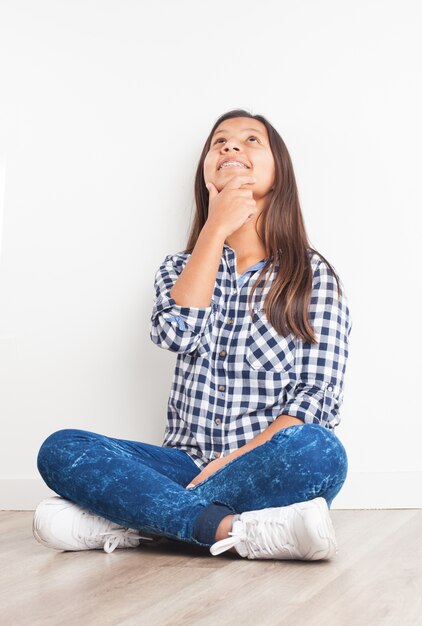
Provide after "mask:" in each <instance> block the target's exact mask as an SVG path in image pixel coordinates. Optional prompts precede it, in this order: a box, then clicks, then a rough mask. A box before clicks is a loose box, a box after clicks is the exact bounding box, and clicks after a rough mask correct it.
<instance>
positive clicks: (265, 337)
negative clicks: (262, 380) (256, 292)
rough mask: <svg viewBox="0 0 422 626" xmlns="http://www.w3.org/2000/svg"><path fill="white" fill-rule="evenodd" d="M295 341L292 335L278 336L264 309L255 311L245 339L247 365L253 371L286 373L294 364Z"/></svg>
mask: <svg viewBox="0 0 422 626" xmlns="http://www.w3.org/2000/svg"><path fill="white" fill-rule="evenodd" d="M295 349H296V340H295V336H294V335H293V333H289V334H288V335H287V336H286V337H283V336H282V335H279V334H278V333H277V331H276V330H275V328H274V327H273V326H272V325H271V324H270V322H269V321H268V319H267V316H266V315H265V312H264V309H256V310H255V311H254V318H253V320H252V321H251V322H250V327H249V332H248V337H247V339H246V354H245V359H246V361H247V363H248V364H249V365H250V366H251V367H252V368H253V369H254V370H258V371H259V370H262V371H264V372H287V371H289V370H290V369H291V368H292V367H293V365H294V362H295Z"/></svg>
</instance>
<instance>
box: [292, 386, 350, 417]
mask: <svg viewBox="0 0 422 626" xmlns="http://www.w3.org/2000/svg"><path fill="white" fill-rule="evenodd" d="M295 391H296V395H295V396H294V398H292V399H291V400H288V401H287V403H286V404H285V405H284V407H283V411H282V414H283V415H291V416H292V417H297V418H299V419H301V420H303V421H304V422H305V423H307V424H321V425H322V426H326V427H327V428H334V427H335V426H337V424H339V422H340V418H339V409H340V405H341V399H340V395H339V394H337V393H336V391H335V389H334V385H333V383H321V384H320V385H308V384H307V385H304V384H299V385H297V387H296V389H295Z"/></svg>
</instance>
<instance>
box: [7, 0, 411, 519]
mask: <svg viewBox="0 0 422 626" xmlns="http://www.w3.org/2000/svg"><path fill="white" fill-rule="evenodd" d="M420 29H421V9H420V6H419V4H418V2H416V1H415V2H411V1H409V0H404V1H400V2H399V1H396V2H392V1H385V0H384V1H382V0H378V1H370V0H358V1H356V0H355V1H354V2H338V1H336V0H319V1H315V0H309V1H304V0H302V1H298V0H291V1H286V0H285V1H280V0H274V1H273V0H266V1H261V2H251V1H250V0H245V1H243V2H241V3H227V2H223V1H222V0H217V1H216V0H213V2H212V3H211V2H209V3H208V2H207V3H205V2H200V1H198V0H184V1H180V0H178V1H176V2H174V1H171V0H168V1H157V0H154V1H151V2H142V1H140V0H137V1H135V0H132V1H129V0H124V1H122V0H113V1H111V0H108V1H104V0H101V1H100V0H98V1H94V0H84V1H79V2H75V1H73V0H68V1H67V2H66V1H63V2H57V1H56V2H55V1H53V0H50V1H47V0H38V2H32V1H31V0H26V1H24V0H2V1H1V2H0V64H1V65H0V225H2V234H1V238H0V244H1V251H0V254H1V257H0V259H1V264H0V413H1V425H2V433H1V435H2V437H1V454H0V485H1V486H2V487H1V489H2V492H1V493H2V496H1V499H0V507H2V508H34V507H35V506H36V504H37V503H38V501H39V499H40V498H41V497H45V496H46V495H48V494H49V493H50V492H49V490H48V489H47V487H46V486H45V485H44V483H43V482H42V480H41V478H40V476H39V474H38V471H37V468H36V455H37V452H38V448H39V446H40V445H41V443H42V441H43V440H44V439H45V438H46V436H47V435H48V434H50V433H51V432H53V431H54V430H58V429H60V428H67V427H70V428H84V429H88V430H94V431H98V432H102V433H103V434H107V435H110V436H114V437H122V438H127V439H131V438H132V439H138V440H144V441H147V442H150V443H155V444H158V445H160V444H161V441H162V437H163V432H164V427H165V423H166V406H167V396H168V393H169V391H170V384H171V377H172V373H173V368H174V365H175V359H176V356H175V354H173V353H169V352H167V351H164V350H160V349H157V348H156V346H154V345H153V344H152V342H151V341H150V339H149V318H150V313H151V308H152V303H153V297H154V293H153V278H154V274H155V271H156V269H157V268H158V265H159V264H160V262H161V260H162V259H163V258H164V256H165V255H166V254H168V253H170V252H176V251H179V250H181V249H182V248H183V247H184V246H185V242H186V236H187V233H188V230H189V223H190V218H191V214H192V211H193V181H194V171H195V168H196V165H197V161H198V159H199V153H200V150H201V148H202V145H203V143H204V141H205V139H206V136H207V134H208V132H209V130H210V129H211V126H212V124H213V123H214V121H215V120H216V119H217V117H218V116H219V115H220V114H221V113H223V112H225V111H227V110H229V109H232V108H236V107H242V108H246V109H248V110H250V111H251V112H252V113H261V114H263V115H264V116H266V117H267V118H268V119H269V121H270V122H271V123H272V124H273V125H274V126H275V127H276V128H277V129H278V131H279V132H280V134H281V136H282V137H283V139H284V140H285V142H286V144H287V146H288V149H289V151H290V154H291V156H292V159H293V164H294V167H295V172H296V176H297V181H298V185H299V192H300V198H301V202H302V208H303V212H304V216H305V220H306V225H307V230H308V234H309V236H310V239H311V242H312V244H313V245H314V247H316V248H317V249H318V250H319V251H320V252H322V254H324V256H326V257H327V258H328V259H329V260H330V261H331V262H332V263H333V264H334V266H335V267H336V269H337V270H338V272H339V274H340V276H341V278H342V280H343V282H344V284H345V288H346V291H347V295H348V299H349V304H350V309H351V314H352V319H353V324H354V325H353V330H352V335H351V344H350V357H349V363H348V371H347V373H346V382H345V400H344V404H343V407H342V423H341V425H340V426H339V427H338V429H337V434H338V436H339V437H340V438H341V439H342V441H343V442H344V444H345V445H346V448H347V450H348V453H349V478H348V481H347V482H346V484H345V486H344V487H343V490H342V491H341V492H340V494H339V495H338V497H337V498H336V500H335V501H334V504H333V508H348V507H384V506H385V507H408V506H411V507H413V506H415V507H420V506H421V505H422V494H421V490H420V487H419V485H420V479H421V476H422V455H420V435H421V426H420V423H421V417H422V415H421V408H420V401H419V391H420V382H421V378H422V376H421V373H422V372H421V356H420V355H421V347H422V346H421V339H420V332H419V325H420V295H419V294H420V291H421V281H420V274H421V264H420V259H419V256H418V255H417V251H418V250H419V247H420V246H419V237H420V230H418V223H417V222H418V218H419V215H420V211H421V206H422V205H421V195H422V194H421V185H420V169H421V158H420V155H421V145H422V132H421V121H420V111H421V110H422V102H421V100H422V97H421V96H422V93H421V66H420V63H419V61H418V60H419V59H420V58H421V53H422V50H421V48H422V44H421V40H420Z"/></svg>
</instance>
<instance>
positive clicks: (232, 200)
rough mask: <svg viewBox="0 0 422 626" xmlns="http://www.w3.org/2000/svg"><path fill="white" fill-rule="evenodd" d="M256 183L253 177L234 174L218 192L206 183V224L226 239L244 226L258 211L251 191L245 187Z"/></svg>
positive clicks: (210, 184) (211, 184) (212, 185)
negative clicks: (207, 198)
mask: <svg viewBox="0 0 422 626" xmlns="http://www.w3.org/2000/svg"><path fill="white" fill-rule="evenodd" d="M254 182H256V178H255V177H254V176H251V175H249V176H247V175H242V174H236V175H235V176H233V177H232V178H230V179H229V180H228V182H227V183H226V184H225V185H224V187H223V189H222V190H221V191H220V192H219V191H218V189H217V187H216V186H215V185H214V184H213V183H207V184H206V188H207V189H208V193H209V200H208V218H207V222H206V223H207V224H209V226H210V227H212V228H215V229H216V230H218V231H219V232H221V233H222V235H224V237H225V238H227V237H228V236H229V235H231V234H232V233H234V231H235V230H237V229H238V228H240V227H241V226H243V224H246V222H248V221H249V220H250V218H252V217H253V215H255V213H256V212H257V211H258V208H257V205H256V201H255V200H254V197H253V192H252V189H247V188H244V189H242V187H244V186H245V185H250V184H253V183H254Z"/></svg>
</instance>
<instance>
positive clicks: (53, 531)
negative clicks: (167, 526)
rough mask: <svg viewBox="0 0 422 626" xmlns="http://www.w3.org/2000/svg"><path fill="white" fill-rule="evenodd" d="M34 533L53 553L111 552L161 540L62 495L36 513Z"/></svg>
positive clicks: (45, 504) (55, 497)
mask: <svg viewBox="0 0 422 626" xmlns="http://www.w3.org/2000/svg"><path fill="white" fill-rule="evenodd" d="M32 532H33V535H34V537H35V539H37V541H39V542H40V543H41V544H42V545H44V546H47V548H53V549H54V550H101V549H104V552H108V553H109V552H113V550H115V549H116V548H136V547H137V546H139V545H140V543H149V542H151V541H161V539H162V537H153V536H152V537H148V536H146V537H145V536H143V535H141V534H140V533H139V532H138V531H137V530H134V529H132V528H125V527H123V526H119V524H115V523H114V522H111V521H110V520H107V519H105V518H104V517H100V516H99V515H95V514H94V513H91V511H89V510H88V509H84V508H83V507H81V506H79V505H78V504H76V503H75V502H71V501H70V500H66V499H65V498H62V497H60V496H53V497H51V498H46V499H45V500H42V502H40V504H39V505H38V506H37V508H36V509H35V512H34V519H33V522H32Z"/></svg>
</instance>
